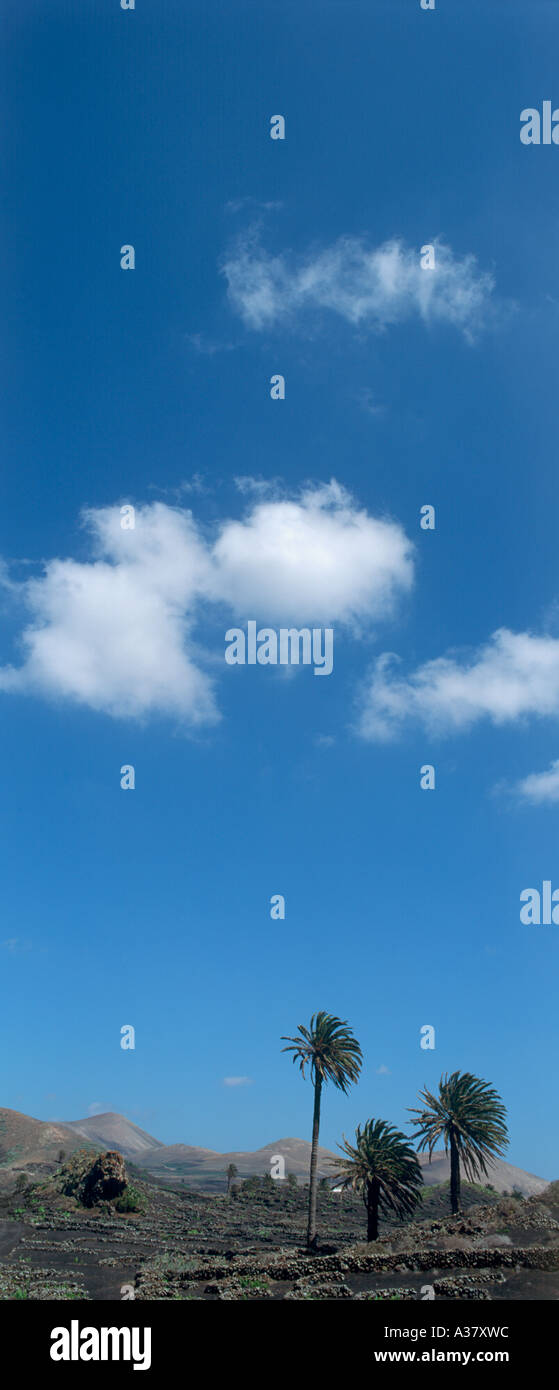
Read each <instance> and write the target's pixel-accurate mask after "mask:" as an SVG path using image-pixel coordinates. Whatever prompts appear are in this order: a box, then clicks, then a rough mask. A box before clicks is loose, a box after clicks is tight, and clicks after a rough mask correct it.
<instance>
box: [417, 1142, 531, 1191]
mask: <svg viewBox="0 0 559 1390" xmlns="http://www.w3.org/2000/svg"><path fill="white" fill-rule="evenodd" d="M418 1157H419V1162H420V1164H421V1167H422V1170H423V1181H424V1183H425V1186H426V1187H430V1186H431V1185H432V1184H433V1183H436V1182H448V1180H449V1178H450V1158H447V1157H446V1155H445V1154H444V1153H442V1152H435V1153H434V1154H433V1160H432V1162H431V1163H429V1157H428V1155H427V1154H419V1155H418ZM478 1182H479V1183H480V1184H482V1185H484V1184H485V1183H491V1185H492V1187H494V1188H495V1191H496V1192H512V1189H513V1187H516V1188H518V1190H519V1192H522V1193H523V1195H524V1196H525V1197H535V1196H536V1194H537V1193H538V1192H543V1190H544V1188H545V1187H547V1186H548V1183H547V1182H546V1179H545V1178H536V1177H535V1176H534V1174H533V1173H525V1172H524V1169H523V1168H515V1167H514V1166H513V1164H512V1163H503V1161H502V1159H497V1160H496V1162H495V1163H488V1164H487V1177H482V1178H478Z"/></svg>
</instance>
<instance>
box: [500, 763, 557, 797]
mask: <svg viewBox="0 0 559 1390" xmlns="http://www.w3.org/2000/svg"><path fill="white" fill-rule="evenodd" d="M511 791H512V792H513V794H514V795H516V796H518V797H520V799H521V800H522V801H530V802H532V804H533V805H535V806H543V805H546V804H548V805H551V804H552V803H553V802H556V801H559V758H557V759H556V761H555V762H553V763H551V765H550V767H548V769H547V771H546V772H531V773H529V775H528V776H527V777H522V778H521V780H520V781H519V782H515V783H514V785H513V786H512V788H511Z"/></svg>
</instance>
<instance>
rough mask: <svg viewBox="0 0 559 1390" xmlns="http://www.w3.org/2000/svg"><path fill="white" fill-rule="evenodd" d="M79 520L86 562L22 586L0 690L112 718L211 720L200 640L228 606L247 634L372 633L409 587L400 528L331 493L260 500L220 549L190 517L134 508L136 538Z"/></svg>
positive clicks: (91, 517) (103, 513)
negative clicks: (318, 628) (15, 640)
mask: <svg viewBox="0 0 559 1390" xmlns="http://www.w3.org/2000/svg"><path fill="white" fill-rule="evenodd" d="M84 522H85V525H86V527H87V529H88V531H89V535H90V539H91V557H90V558H89V559H88V560H87V561H85V562H84V561H78V560H74V559H54V560H51V561H49V562H48V563H47V565H46V566H45V570H44V573H43V574H42V576H41V577H40V578H36V579H32V580H28V581H27V582H25V583H24V584H22V585H21V586H20V588H19V590H18V597H19V598H20V599H23V601H24V603H25V604H26V606H27V609H28V612H29V615H30V620H29V622H28V625H27V626H26V627H25V629H24V631H23V633H22V635H21V646H22V649H23V653H24V659H23V662H22V664H21V665H20V666H18V667H15V666H4V667H3V668H1V669H0V690H4V691H12V692H29V693H37V694H42V695H47V696H51V697H64V698H67V699H71V700H73V701H75V702H78V703H81V704H84V705H87V706H89V707H90V708H93V709H95V710H101V711H104V712H105V713H107V714H109V715H113V716H122V717H134V716H145V715H148V714H151V713H161V714H166V715H174V716H176V717H178V718H180V719H184V720H186V721H188V722H190V723H192V724H195V725H196V724H202V723H211V722H213V721H215V720H216V719H217V718H219V714H218V710H217V706H216V701H215V682H214V679H213V677H212V676H210V675H209V674H208V672H207V670H205V669H204V668H205V666H208V665H209V664H211V663H212V662H213V665H214V669H215V660H216V656H217V658H218V659H219V658H221V657H222V656H223V651H224V647H223V646H221V647H220V646H219V638H217V639H216V640H217V649H216V647H215V645H214V648H213V650H210V648H209V647H208V644H207V640H206V633H207V630H208V626H209V625H210V624H211V623H214V622H217V619H218V617H220V616H221V615H222V613H223V611H224V609H225V610H227V623H226V626H227V625H228V622H229V620H230V617H231V614H234V615H235V617H237V618H238V619H239V621H242V624H243V625H244V623H246V621H247V620H248V619H249V618H256V619H257V620H258V619H262V620H266V621H268V622H269V623H271V624H275V623H278V624H280V625H281V624H282V623H287V622H294V623H298V624H299V625H301V624H307V623H315V624H320V625H322V624H324V623H325V622H326V621H330V622H333V621H337V622H338V623H347V624H350V623H352V624H353V623H355V622H356V621H359V622H369V621H371V620H377V619H380V618H382V617H383V616H386V615H387V614H388V613H389V612H390V611H391V609H392V607H393V605H394V603H395V600H396V598H397V597H398V595H399V594H400V593H403V592H405V591H406V590H407V589H409V587H410V585H411V583H412V579H413V566H412V547H411V545H410V543H409V542H408V541H407V539H406V537H405V534H404V532H403V530H402V528H401V527H400V526H399V525H398V524H397V523H395V522H392V521H385V520H378V519H375V518H373V517H370V516H368V515H367V513H366V512H365V511H363V510H361V509H359V508H358V507H357V506H356V505H355V503H354V502H353V501H352V499H351V498H350V497H349V495H348V494H347V493H346V492H345V490H344V489H342V488H341V487H339V485H338V484H337V483H335V482H332V483H330V484H327V485H325V486H322V487H320V488H315V489H312V488H307V489H306V490H305V491H303V493H301V494H299V495H298V497H296V498H295V499H291V500H276V501H270V500H268V501H264V502H263V501H261V500H257V501H256V502H253V503H252V506H249V510H248V512H247V514H246V516H245V518H244V519H243V520H242V521H240V522H239V521H232V520H226V521H224V522H223V523H222V524H221V526H220V528H219V530H218V534H217V536H216V538H215V539H208V538H207V536H206V535H205V534H204V532H203V531H202V529H201V528H200V527H199V526H198V525H197V524H196V523H195V521H194V519H193V517H192V514H191V513H190V512H189V511H185V510H181V509H179V508H173V507H169V506H167V505H166V504H164V503H161V502H157V503H155V504H152V505H150V506H146V507H143V508H138V509H137V511H136V526H135V529H133V530H123V529H122V528H121V524H120V522H121V516H120V509H119V508H118V507H115V508H101V509H98V510H94V511H89V512H87V513H86V514H85V516H84ZM12 588H13V586H12ZM202 620H203V621H202ZM203 624H204V625H203ZM216 630H217V629H216ZM224 630H225V629H224ZM224 630H223V631H224ZM221 641H222V642H223V635H222V637H221Z"/></svg>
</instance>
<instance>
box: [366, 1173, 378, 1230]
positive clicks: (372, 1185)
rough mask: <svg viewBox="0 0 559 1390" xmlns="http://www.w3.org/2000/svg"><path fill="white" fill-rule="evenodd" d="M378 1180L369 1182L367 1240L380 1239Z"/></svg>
mask: <svg viewBox="0 0 559 1390" xmlns="http://www.w3.org/2000/svg"><path fill="white" fill-rule="evenodd" d="M378 1199H379V1184H378V1182H368V1183H367V1240H378Z"/></svg>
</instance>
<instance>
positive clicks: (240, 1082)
mask: <svg viewBox="0 0 559 1390" xmlns="http://www.w3.org/2000/svg"><path fill="white" fill-rule="evenodd" d="M223 1085H224V1086H253V1085H254V1082H253V1080H252V1077H251V1076H224V1078H223Z"/></svg>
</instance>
